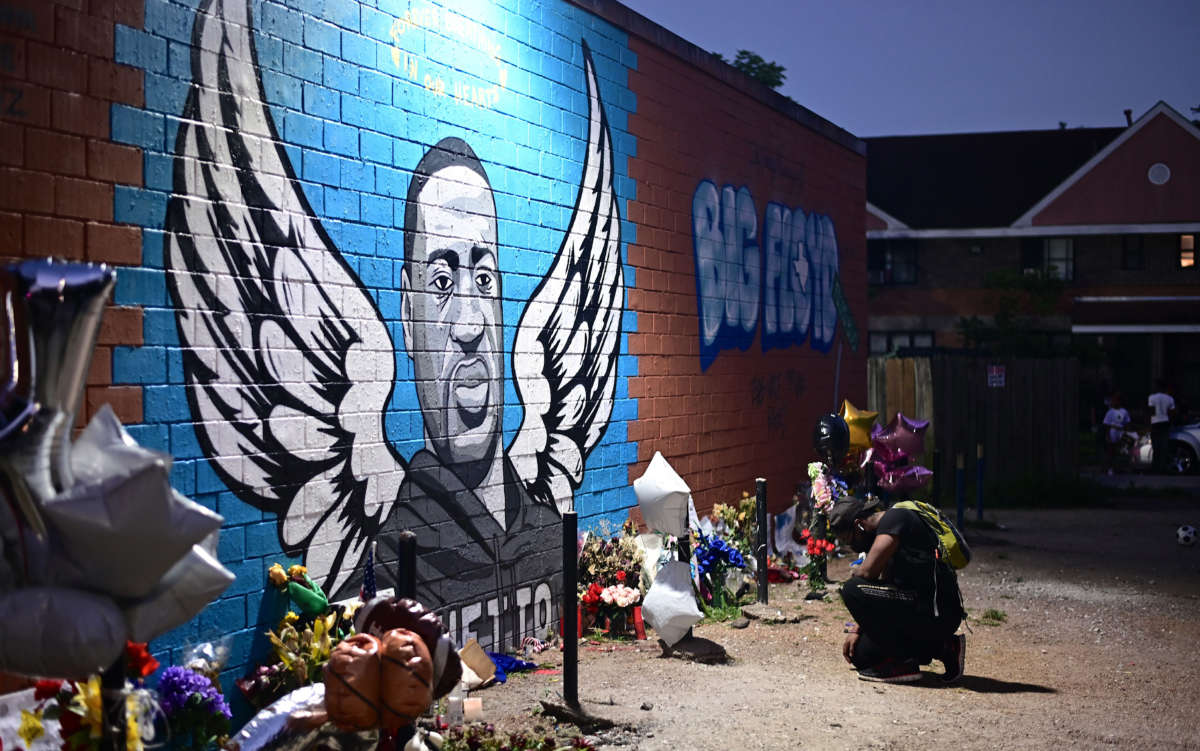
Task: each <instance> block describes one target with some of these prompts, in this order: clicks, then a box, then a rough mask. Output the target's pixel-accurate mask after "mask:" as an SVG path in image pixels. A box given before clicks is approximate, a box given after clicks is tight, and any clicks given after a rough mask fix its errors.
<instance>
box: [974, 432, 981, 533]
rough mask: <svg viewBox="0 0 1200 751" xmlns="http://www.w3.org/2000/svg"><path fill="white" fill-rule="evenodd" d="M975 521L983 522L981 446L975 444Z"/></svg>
mask: <svg viewBox="0 0 1200 751" xmlns="http://www.w3.org/2000/svg"><path fill="white" fill-rule="evenodd" d="M975 520H976V521H983V444H982V443H977V444H975Z"/></svg>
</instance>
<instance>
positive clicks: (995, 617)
mask: <svg viewBox="0 0 1200 751" xmlns="http://www.w3.org/2000/svg"><path fill="white" fill-rule="evenodd" d="M1007 620H1008V613H1005V612H1004V611H1003V610H999V609H997V608H988V609H987V610H985V611H983V615H981V616H980V617H979V622H980V623H981V624H983V625H984V626H999V625H1000V624H1001V623H1004V622H1005V621H1007Z"/></svg>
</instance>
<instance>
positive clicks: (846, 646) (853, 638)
mask: <svg viewBox="0 0 1200 751" xmlns="http://www.w3.org/2000/svg"><path fill="white" fill-rule="evenodd" d="M857 645H858V633H857V632H855V633H853V634H846V641H844V642H842V657H845V658H846V662H848V663H850V664H851V665H853V664H854V660H853V659H851V658H853V657H854V648H855V647H856V646H857Z"/></svg>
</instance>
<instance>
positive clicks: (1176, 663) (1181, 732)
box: [477, 494, 1200, 751]
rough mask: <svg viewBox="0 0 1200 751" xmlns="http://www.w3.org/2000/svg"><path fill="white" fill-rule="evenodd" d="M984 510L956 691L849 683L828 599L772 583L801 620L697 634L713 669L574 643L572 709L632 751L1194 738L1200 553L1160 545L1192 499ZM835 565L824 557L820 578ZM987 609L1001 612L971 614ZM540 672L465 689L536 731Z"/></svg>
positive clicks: (1170, 537) (1186, 745) (1168, 743)
mask: <svg viewBox="0 0 1200 751" xmlns="http://www.w3.org/2000/svg"><path fill="white" fill-rule="evenodd" d="M989 520H990V521H993V522H996V523H997V524H999V525H1001V526H1000V527H999V528H995V529H992V528H988V529H984V530H978V531H976V534H975V535H974V539H975V542H974V552H975V559H974V561H973V562H972V563H971V565H970V566H969V567H968V568H967V569H965V570H964V571H963V572H961V574H960V583H961V585H962V589H963V594H964V597H965V600H966V605H967V610H968V612H969V613H970V619H969V624H970V631H969V632H968V633H967V669H966V675H965V676H964V678H963V679H962V680H961V681H960V682H959V683H957V684H956V685H954V686H950V687H947V686H943V685H942V684H941V683H940V682H939V681H937V680H936V677H935V676H936V675H937V674H939V673H940V672H941V666H940V665H939V664H938V663H934V665H933V666H931V667H927V668H925V670H926V671H928V673H929V674H928V675H926V676H925V678H924V679H923V680H922V681H920V682H919V683H914V684H901V685H881V684H875V683H865V682H863V681H859V680H857V677H856V674H855V673H854V672H853V671H852V670H850V668H849V667H848V666H847V665H846V663H845V662H843V660H842V658H841V642H842V639H843V634H842V627H843V623H844V622H845V621H846V620H847V619H848V617H849V616H848V613H847V612H846V610H845V609H844V608H843V607H842V605H841V603H840V600H838V599H837V598H836V597H834V598H832V601H831V602H819V601H818V602H812V601H810V602H805V601H804V600H803V594H804V592H803V591H802V590H800V589H799V588H797V587H796V586H794V585H772V587H771V604H772V605H773V606H777V607H778V608H780V609H781V610H784V611H786V612H790V613H799V614H801V615H803V616H806V617H805V618H804V619H803V620H802V621H800V622H798V623H788V624H779V625H767V624H764V623H762V622H760V621H752V622H751V624H750V625H749V627H748V628H745V629H742V630H737V629H733V628H731V627H730V626H729V625H727V624H713V625H708V626H702V627H699V628H697V629H696V634H697V635H698V636H701V637H705V638H708V639H712V640H713V641H716V642H718V643H720V644H722V645H723V646H724V647H725V648H726V649H727V650H728V652H729V654H730V656H731V657H732V660H731V661H730V662H729V663H727V664H723V665H700V664H695V663H685V662H683V661H680V660H677V659H663V658H660V657H659V650H658V648H657V647H656V646H654V645H653V644H652V643H649V642H643V643H641V644H630V643H623V644H611V643H610V644H584V645H582V646H581V652H580V654H581V659H580V676H581V677H580V688H579V694H580V697H581V699H583V701H584V707H585V708H586V709H588V710H589V711H591V712H592V713H594V714H597V715H601V716H604V717H607V718H609V719H612V720H616V721H619V722H622V723H626V724H627V725H629V726H630V727H629V729H626V730H617V731H608V732H606V733H604V734H602V735H600V736H596V737H595V738H594V739H595V740H596V741H597V742H598V744H599V746H600V747H601V748H631V749H644V750H645V751H657V750H663V751H666V750H667V749H670V750H672V751H675V750H677V749H698V750H702V749H713V751H717V750H718V749H719V750H720V751H726V750H727V749H795V748H812V749H863V748H885V749H893V748H894V749H908V748H914V747H916V746H918V745H919V744H920V745H924V744H926V743H929V742H932V743H934V744H936V745H935V746H934V747H938V748H965V749H995V748H1013V749H1050V748H1054V749H1061V748H1104V747H1112V748H1120V749H1139V748H1147V749H1150V748H1153V749H1200V730H1198V729H1197V727H1198V721H1200V706H1198V701H1197V699H1196V685H1195V684H1196V681H1197V679H1200V651H1198V647H1200V546H1197V547H1191V548H1185V547H1181V546H1179V545H1177V544H1176V543H1175V528H1176V527H1177V526H1178V525H1179V524H1182V523H1190V524H1193V525H1196V526H1200V497H1198V496H1195V495H1187V494H1181V495H1179V496H1175V497H1162V496H1156V497H1152V498H1146V499H1126V500H1122V501H1121V502H1119V503H1114V504H1107V505H1104V506H1102V507H1098V508H1091V509H1072V510H1053V511H997V512H995V513H994V514H989ZM846 566H847V562H846V561H844V560H843V561H836V562H834V564H833V565H831V570H830V574H831V576H833V577H834V578H840V577H842V576H844V575H845V571H846ZM988 609H995V610H999V611H1003V613H1004V614H1005V616H1006V618H1005V620H1004V622H1003V623H1001V624H999V625H984V623H982V622H981V620H980V617H981V616H982V615H983V613H984V612H985V610H988ZM539 657H540V658H542V659H543V661H544V662H554V661H558V660H560V659H561V657H560V655H559V654H558V653H557V652H556V651H549V652H546V653H543V655H540V656H539ZM556 664H557V663H556ZM558 681H559V677H558V676H555V675H532V674H524V675H518V676H513V677H512V678H510V682H509V683H508V684H507V685H504V686H498V687H493V688H489V689H486V690H484V691H481V692H478V694H477V695H478V696H481V697H482V698H483V700H484V706H485V710H486V711H487V714H488V719H489V720H491V721H493V722H495V723H497V725H498V726H500V727H507V728H515V727H528V726H530V725H532V724H536V723H538V722H541V723H542V724H543V725H546V724H549V723H548V721H546V720H539V719H537V718H535V717H533V716H531V708H532V707H534V706H536V705H537V702H538V700H539V699H549V700H561V684H560V683H559V682H558ZM646 706H649V708H648V709H646V708H644V707H646Z"/></svg>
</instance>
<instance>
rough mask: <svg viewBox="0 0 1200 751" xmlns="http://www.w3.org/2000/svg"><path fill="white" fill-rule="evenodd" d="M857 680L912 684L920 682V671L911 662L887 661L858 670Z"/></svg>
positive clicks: (914, 663)
mask: <svg viewBox="0 0 1200 751" xmlns="http://www.w3.org/2000/svg"><path fill="white" fill-rule="evenodd" d="M858 679H859V680H860V681H878V682H879V683H912V682H913V681H919V680H921V670H920V669H919V668H918V667H917V663H916V662H914V661H912V660H892V659H887V660H884V661H883V662H881V663H879V664H878V665H874V666H872V667H869V668H863V669H862V670H859V671H858Z"/></svg>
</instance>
